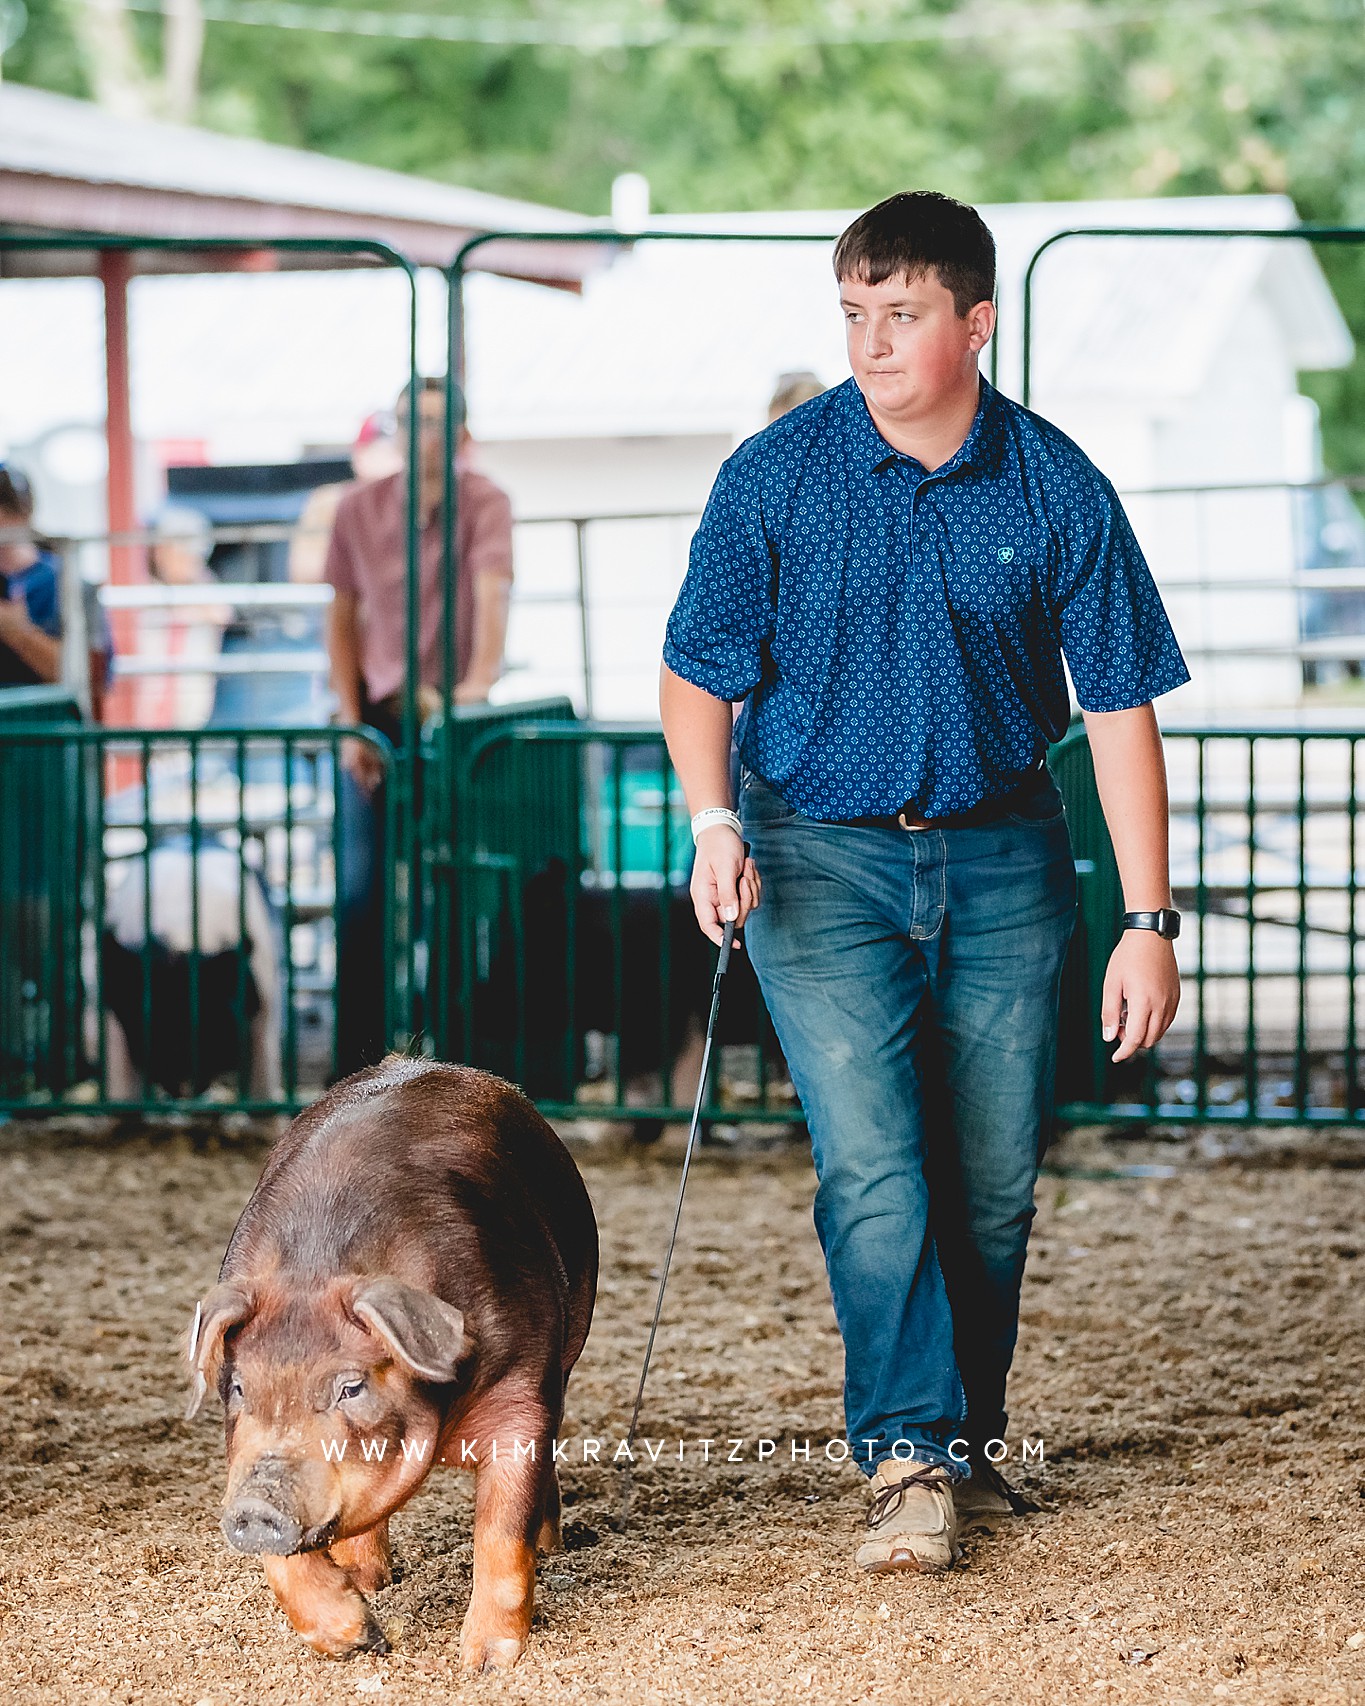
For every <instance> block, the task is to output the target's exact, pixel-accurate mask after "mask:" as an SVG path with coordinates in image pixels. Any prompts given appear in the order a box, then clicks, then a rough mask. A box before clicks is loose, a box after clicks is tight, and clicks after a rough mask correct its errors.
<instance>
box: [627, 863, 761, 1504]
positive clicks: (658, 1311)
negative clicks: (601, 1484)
mask: <svg viewBox="0 0 1365 1706" xmlns="http://www.w3.org/2000/svg"><path fill="white" fill-rule="evenodd" d="M745 852H746V853H747V852H748V849H747V848H746V849H745ZM734 941H735V925H734V920H733V919H731V920H730V921H729V922H728V923H727V924H726V926H725V935H724V938H723V940H722V941H721V945H720V954H719V956H718V957H717V960H716V975H715V977H714V979H713V980H712V983H711V1015H710V1017H709V1018H708V1019H707V1021H706V1046H705V1047H704V1048H703V1049H702V1055H701V1071H700V1073H699V1074H698V1075H697V1100H696V1102H695V1103H694V1104H693V1107H692V1129H691V1131H689V1132H688V1134H687V1149H686V1150H685V1152H684V1154H683V1164H682V1179H681V1180H680V1181H679V1184H678V1202H677V1206H676V1208H675V1209H674V1210H673V1230H672V1232H671V1233H670V1234H669V1237H668V1248H667V1249H666V1250H665V1251H664V1264H663V1268H662V1270H661V1271H660V1274H659V1295H658V1296H657V1297H656V1298H655V1300H654V1319H653V1321H651V1322H650V1325H649V1340H648V1342H647V1343H646V1345H645V1360H644V1365H643V1366H642V1368H641V1369H640V1384H639V1386H638V1387H637V1388H636V1392H635V1408H634V1409H633V1410H632V1411H631V1415H630V1431H629V1432H628V1433H627V1434H626V1453H627V1455H626V1456H625V1458H624V1459H623V1460H622V1463H621V1469H622V1475H621V1520H620V1524H619V1526H620V1527H621V1528H624V1527H625V1526H626V1516H627V1513H628V1511H629V1509H630V1455H629V1453H630V1451H631V1449H632V1447H633V1446H634V1444H635V1430H636V1428H637V1427H638V1426H639V1422H640V1405H641V1404H642V1403H643V1402H644V1396H645V1381H646V1380H647V1379H648V1378H649V1359H650V1357H651V1356H652V1355H653V1354H654V1335H655V1334H656V1333H657V1332H658V1331H659V1317H660V1316H661V1315H662V1314H663V1308H664V1288H665V1287H666V1286H667V1284H668V1269H669V1265H670V1263H671V1262H672V1260H673V1247H674V1245H675V1244H676V1243H677V1242H678V1223H679V1222H680V1221H681V1219H682V1206H683V1195H684V1193H685V1192H686V1190H687V1174H688V1169H689V1168H690V1167H691V1165H692V1151H693V1150H694V1149H695V1148H696V1146H697V1132H698V1130H699V1129H700V1126H701V1104H702V1100H703V1098H704V1097H705V1094H706V1078H707V1073H708V1071H709V1069H710V1066H711V1040H712V1038H713V1037H714V1036H715V1031H716V1016H717V1014H718V1013H719V1012H720V981H721V979H722V978H723V977H724V976H725V974H726V972H727V971H728V970H729V968H730V950H731V948H732V947H733V946H734Z"/></svg>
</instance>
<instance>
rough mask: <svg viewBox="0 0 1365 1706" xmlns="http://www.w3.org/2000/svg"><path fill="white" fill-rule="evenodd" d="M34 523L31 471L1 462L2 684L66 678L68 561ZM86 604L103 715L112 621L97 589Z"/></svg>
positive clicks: (95, 689)
mask: <svg viewBox="0 0 1365 1706" xmlns="http://www.w3.org/2000/svg"><path fill="white" fill-rule="evenodd" d="M32 529H33V488H32V486H31V485H30V484H29V481H28V476H27V475H26V474H24V473H23V472H22V471H21V470H20V469H18V468H16V467H14V466H13V465H12V464H6V463H4V462H0V534H4V533H18V532H20V531H22V532H24V533H26V534H27V535H28V537H27V538H22V539H13V538H11V539H10V540H9V541H7V542H5V541H0V687H40V686H44V685H48V684H52V683H56V682H59V681H60V680H61V679H62V610H61V602H62V565H61V559H60V557H59V556H58V554H57V553H56V551H54V550H53V549H52V548H51V546H50V545H48V544H46V543H45V542H44V541H43V540H42V539H40V538H38V537H37V536H36V535H35V534H34V533H33V531H32ZM82 589H83V590H84V591H85V592H86V593H87V597H86V598H85V600H84V602H83V605H82V613H83V615H84V618H85V629H86V633H87V635H88V636H89V670H90V694H91V703H92V707H93V709H94V712H95V714H96V715H97V716H98V714H99V709H100V702H101V698H102V695H103V691H104V684H105V682H106V680H107V678H108V673H109V664H110V660H111V657H112V650H113V648H112V642H111V640H110V636H109V625H108V622H107V621H106V620H105V617H104V613H103V611H102V610H101V609H100V608H99V605H98V604H97V603H96V601H95V597H94V589H93V588H92V587H86V586H85V583H82Z"/></svg>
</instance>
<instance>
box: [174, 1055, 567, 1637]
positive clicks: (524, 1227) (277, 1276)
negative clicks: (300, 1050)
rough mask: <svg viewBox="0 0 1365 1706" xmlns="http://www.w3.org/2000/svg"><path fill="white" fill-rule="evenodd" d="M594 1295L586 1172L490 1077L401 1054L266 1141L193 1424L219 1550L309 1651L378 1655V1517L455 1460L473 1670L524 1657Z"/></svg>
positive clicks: (382, 1520) (232, 1251) (555, 1518)
mask: <svg viewBox="0 0 1365 1706" xmlns="http://www.w3.org/2000/svg"><path fill="white" fill-rule="evenodd" d="M596 1289H597V1223H596V1221H595V1219H594V1217H593V1211H592V1204H591V1202H590V1201H589V1200H588V1193H587V1190H586V1189H585V1187H584V1184H583V1180H582V1177H581V1176H580V1174H579V1171H578V1168H577V1167H576V1166H575V1165H574V1162H573V1159H572V1157H571V1156H570V1155H569V1152H568V1150H566V1149H565V1147H564V1145H563V1144H562V1143H561V1142H560V1141H559V1139H558V1137H556V1135H555V1133H554V1132H553V1131H552V1130H551V1129H550V1127H549V1126H548V1125H547V1124H546V1122H545V1121H544V1120H543V1119H542V1118H541V1117H540V1115H539V1114H538V1113H537V1112H536V1110H535V1108H534V1107H533V1106H532V1105H531V1103H530V1102H529V1101H527V1099H526V1098H525V1097H524V1096H523V1095H522V1094H521V1092H520V1091H519V1090H517V1089H515V1088H514V1087H513V1086H512V1085H510V1084H506V1083H504V1082H503V1081H502V1080H501V1079H498V1078H494V1077H492V1076H490V1074H488V1073H486V1072H477V1071H474V1070H473V1069H471V1068H468V1067H463V1066H446V1065H439V1064H436V1063H433V1062H430V1061H420V1060H408V1059H401V1058H390V1059H388V1060H386V1061H384V1062H383V1063H382V1064H381V1065H379V1066H376V1067H372V1068H370V1069H369V1070H368V1071H366V1072H362V1073H358V1074H357V1075H356V1076H354V1077H352V1078H348V1079H346V1080H345V1081H344V1082H343V1083H341V1084H338V1085H337V1086H336V1087H335V1088H334V1089H332V1090H329V1091H328V1092H327V1094H326V1095H324V1096H323V1097H322V1099H321V1100H320V1101H318V1102H317V1103H315V1104H314V1105H313V1106H312V1107H311V1108H309V1109H308V1110H307V1111H306V1112H305V1113H303V1114H301V1115H300V1116H299V1118H298V1119H296V1120H295V1121H294V1123H293V1124H292V1125H291V1126H290V1128H289V1130H288V1131H287V1132H286V1133H285V1135H284V1136H283V1137H282V1138H281V1139H280V1140H279V1142H278V1143H277V1144H276V1145H275V1147H274V1149H273V1150H272V1151H271V1154H270V1157H269V1159H268V1160H267V1162H266V1164H265V1167H264V1169H263V1171H262V1173H261V1177H260V1179H259V1181H258V1183H257V1185H256V1189H255V1190H254V1191H253V1192H252V1195H251V1199H250V1201H249V1202H248V1203H247V1205H246V1208H245V1210H244V1211H243V1213H242V1216H241V1219H240V1220H239V1221H238V1222H237V1226H236V1229H235V1231H234V1232H233V1234H232V1238H231V1240H230V1241H229V1243H228V1248H227V1254H226V1255H225V1256H224V1258H223V1265H222V1268H221V1270H220V1272H219V1276H218V1284H217V1285H216V1286H214V1288H213V1290H212V1291H210V1292H209V1294H208V1296H207V1297H205V1298H204V1299H203V1301H202V1302H201V1303H200V1305H199V1308H198V1309H197V1310H196V1312H195V1320H194V1326H193V1327H192V1329H191V1331H190V1336H189V1342H188V1347H187V1354H188V1359H189V1363H190V1367H191V1370H192V1374H193V1379H194V1392H193V1395H192V1396H191V1398H190V1402H189V1407H188V1409H187V1411H186V1417H187V1418H188V1417H190V1416H193V1415H194V1414H195V1412H196V1411H197V1410H198V1408H199V1405H200V1402H201V1400H202V1399H203V1396H204V1394H205V1392H206V1391H207V1390H208V1388H209V1387H210V1386H211V1385H212V1386H216V1387H217V1389H218V1393H219V1396H220V1397H221V1399H222V1401H223V1405H224V1411H225V1426H226V1438H227V1465H228V1479H227V1493H226V1496H225V1498H224V1512H223V1518H222V1528H223V1533H224V1534H225V1535H226V1536H227V1539H228V1541H229V1542H230V1544H231V1545H232V1546H234V1547H235V1548H236V1549H237V1550H238V1551H240V1552H250V1553H258V1554H260V1556H261V1560H262V1563H263V1564H264V1566H265V1573H266V1578H267V1580H268V1581H269V1583H270V1585H271V1587H272V1588H273V1589H274V1592H275V1597H276V1599H278V1601H279V1603H280V1606H281V1608H282V1609H283V1611H284V1613H285V1615H286V1617H288V1619H289V1621H290V1622H291V1623H292V1624H293V1625H294V1627H295V1629H297V1630H298V1632H299V1633H300V1634H301V1635H302V1636H303V1638H304V1640H305V1641H307V1642H308V1644H309V1646H311V1647H313V1648H314V1649H315V1651H317V1652H319V1653H325V1654H330V1655H332V1656H334V1657H337V1658H340V1657H343V1656H345V1655H347V1654H349V1653H354V1652H358V1651H364V1650H368V1651H371V1652H384V1651H387V1644H386V1642H385V1640H384V1636H383V1632H382V1631H381V1629H380V1628H379V1625H378V1624H377V1623H376V1621H375V1619H374V1616H373V1614H372V1613H371V1611H370V1607H369V1604H368V1603H367V1601H366V1599H365V1595H366V1594H368V1593H373V1592H374V1591H375V1590H376V1589H377V1588H381V1587H383V1586H385V1585H386V1584H387V1583H388V1582H389V1581H390V1579H391V1571H390V1556H389V1533H388V1529H389V1517H390V1516H391V1515H392V1514H393V1512H394V1511H396V1510H398V1509H399V1508H400V1507H401V1506H402V1505H403V1504H405V1503H406V1502H407V1500H408V1499H410V1498H411V1497H412V1495H413V1493H414V1492H415V1491H416V1490H417V1488H418V1487H419V1486H420V1485H421V1483H422V1482H423V1481H424V1480H425V1479H426V1476H427V1474H428V1473H429V1471H430V1470H431V1467H432V1465H433V1464H434V1463H445V1464H452V1465H456V1466H458V1465H465V1466H467V1467H473V1468H474V1469H475V1470H476V1473H477V1481H476V1488H475V1501H474V1585H473V1592H472V1595H471V1597H470V1602H469V1610H468V1612H467V1613H466V1615H465V1620H464V1627H463V1630H462V1632H461V1643H460V1659H461V1662H462V1664H464V1665H465V1666H466V1667H467V1668H469V1669H471V1670H482V1669H485V1668H488V1667H491V1666H501V1665H510V1664H513V1663H515V1661H516V1659H517V1658H518V1656H519V1655H520V1653H521V1651H522V1649H523V1647H524V1646H525V1644H526V1637H527V1633H528V1631H529V1630H530V1627H531V1611H532V1606H533V1603H534V1598H535V1551H536V1548H537V1547H539V1548H540V1549H541V1550H546V1549H549V1548H550V1547H553V1546H556V1545H558V1543H559V1509H560V1505H559V1483H558V1479H557V1476H556V1473H555V1466H554V1461H553V1456H552V1447H553V1444H554V1441H555V1438H556V1436H557V1434H558V1431H559V1427H560V1423H561V1420H562V1417H563V1409H564V1390H565V1385H566V1383H567V1380H568V1377H569V1372H570V1370H571V1369H572V1368H573V1366H574V1363H575V1362H576V1361H577V1360H578V1356H579V1353H580V1352H581V1351H582V1349H583V1343H584V1340H585V1339H586V1338H587V1336H588V1326H589V1323H590V1321H591V1319H592V1309H593V1299H594V1296H595V1293H596Z"/></svg>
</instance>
